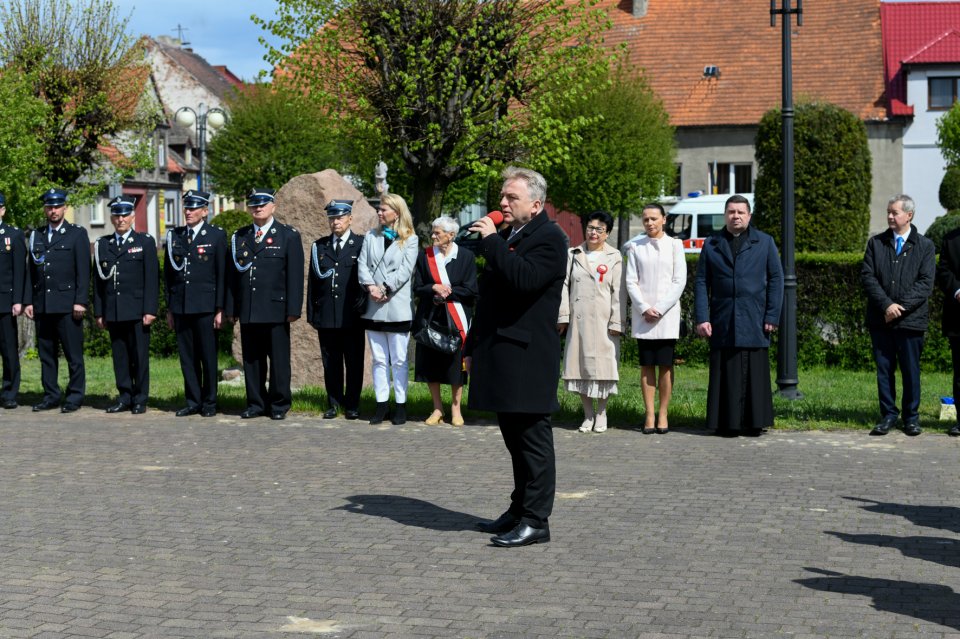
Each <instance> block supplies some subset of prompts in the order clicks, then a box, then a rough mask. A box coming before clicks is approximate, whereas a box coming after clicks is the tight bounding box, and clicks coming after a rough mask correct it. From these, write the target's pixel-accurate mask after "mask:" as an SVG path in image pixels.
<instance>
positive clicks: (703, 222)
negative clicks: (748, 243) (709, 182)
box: [624, 193, 753, 253]
mask: <svg viewBox="0 0 960 639" xmlns="http://www.w3.org/2000/svg"><path fill="white" fill-rule="evenodd" d="M730 195H731V194H729V193H728V194H726V195H700V196H691V197H687V198H684V199H682V200H680V201H679V202H677V203H676V204H675V205H674V206H673V208H672V209H670V210H669V211H667V222H666V224H664V231H666V233H667V235H669V236H671V237H676V238H679V239H681V240H683V249H684V252H686V253H699V252H700V251H701V249H703V242H704V240H705V239H706V238H707V237H709V236H711V235H713V234H714V233H715V232H717V231H719V230H720V229H722V228H723V226H724V220H723V205H724V204H726V202H727V199H729V197H730ZM740 195H742V196H743V197H745V198H747V201H749V202H750V210H751V211H753V193H741V194H740ZM644 235H645V233H640V234H639V235H637V236H636V237H633V238H631V239H630V241H631V242H632V241H634V240H636V239H639V238H641V237H643V236H644ZM625 248H626V245H624V249H625Z"/></svg>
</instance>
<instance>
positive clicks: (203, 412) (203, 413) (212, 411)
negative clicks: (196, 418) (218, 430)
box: [200, 408, 217, 417]
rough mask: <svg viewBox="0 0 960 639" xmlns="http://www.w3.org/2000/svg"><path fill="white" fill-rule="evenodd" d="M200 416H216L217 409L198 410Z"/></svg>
mask: <svg viewBox="0 0 960 639" xmlns="http://www.w3.org/2000/svg"><path fill="white" fill-rule="evenodd" d="M200 415H201V417H216V416H217V409H216V408H204V409H203V410H201V411H200Z"/></svg>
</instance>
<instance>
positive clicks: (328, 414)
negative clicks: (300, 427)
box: [323, 408, 337, 419]
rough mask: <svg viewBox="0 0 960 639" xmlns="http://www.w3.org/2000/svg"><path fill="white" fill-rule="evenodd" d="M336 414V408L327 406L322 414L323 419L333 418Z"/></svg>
mask: <svg viewBox="0 0 960 639" xmlns="http://www.w3.org/2000/svg"><path fill="white" fill-rule="evenodd" d="M336 416H337V409H336V408H328V409H327V410H326V412H325V413H324V414H323V418H324V419H333V418H334V417H336Z"/></svg>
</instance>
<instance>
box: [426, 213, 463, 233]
mask: <svg viewBox="0 0 960 639" xmlns="http://www.w3.org/2000/svg"><path fill="white" fill-rule="evenodd" d="M438 227H439V229H440V230H441V231H446V232H447V233H456V232H457V231H459V230H460V225H459V224H457V221H456V220H454V219H453V218H452V217H450V216H449V215H441V216H440V217H438V218H437V219H435V220H434V221H433V222H431V223H430V228H432V229H435V228H438Z"/></svg>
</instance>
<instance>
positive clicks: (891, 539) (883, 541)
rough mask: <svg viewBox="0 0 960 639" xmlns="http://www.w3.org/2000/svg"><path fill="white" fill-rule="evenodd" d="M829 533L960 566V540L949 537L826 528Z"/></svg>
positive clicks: (923, 558)
mask: <svg viewBox="0 0 960 639" xmlns="http://www.w3.org/2000/svg"><path fill="white" fill-rule="evenodd" d="M824 532H825V533H827V534H828V535H833V536H834V537H836V538H837V539H841V540H843V541H846V542H849V543H851V544H865V545H868V546H879V547H881V548H896V549H897V550H899V551H900V552H901V553H902V554H903V556H904V557H910V558H911V559H922V560H924V561H932V562H934V563H938V564H943V565H944V566H949V567H950V568H960V540H957V539H951V538H949V537H924V536H920V535H916V536H912V537H897V536H895V535H855V534H850V533H842V532H835V531H832V530H825V531H824Z"/></svg>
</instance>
